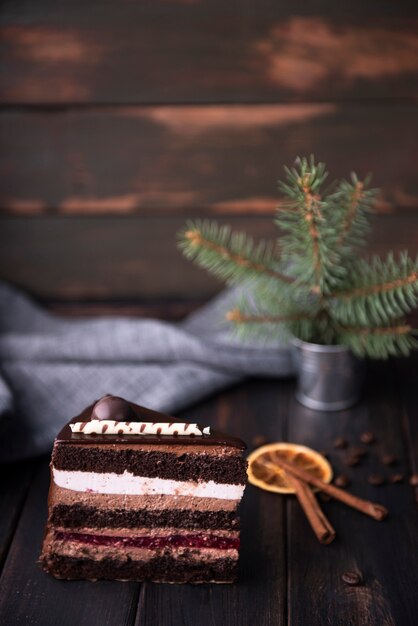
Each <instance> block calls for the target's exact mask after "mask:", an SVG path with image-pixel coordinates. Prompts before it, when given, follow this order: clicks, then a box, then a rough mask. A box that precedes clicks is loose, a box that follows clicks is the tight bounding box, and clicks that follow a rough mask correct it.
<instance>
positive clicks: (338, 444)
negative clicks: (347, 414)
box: [334, 437, 348, 450]
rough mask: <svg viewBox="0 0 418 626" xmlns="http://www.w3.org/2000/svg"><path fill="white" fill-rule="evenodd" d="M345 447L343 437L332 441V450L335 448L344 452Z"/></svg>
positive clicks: (345, 442) (345, 440)
mask: <svg viewBox="0 0 418 626" xmlns="http://www.w3.org/2000/svg"><path fill="white" fill-rule="evenodd" d="M347 446H348V441H347V439H344V437H337V438H336V439H335V441H334V448H337V450H344V449H345V448H346V447H347Z"/></svg>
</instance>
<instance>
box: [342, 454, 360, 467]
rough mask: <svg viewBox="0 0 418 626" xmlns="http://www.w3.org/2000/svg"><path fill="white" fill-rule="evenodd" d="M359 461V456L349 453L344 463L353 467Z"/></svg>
mask: <svg viewBox="0 0 418 626" xmlns="http://www.w3.org/2000/svg"><path fill="white" fill-rule="evenodd" d="M360 461H361V457H359V456H355V455H351V454H350V455H349V456H348V457H347V458H346V460H345V463H346V465H348V467H355V466H356V465H358V464H359V463H360Z"/></svg>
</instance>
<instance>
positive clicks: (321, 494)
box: [319, 491, 331, 502]
mask: <svg viewBox="0 0 418 626" xmlns="http://www.w3.org/2000/svg"><path fill="white" fill-rule="evenodd" d="M319 497H320V498H321V500H322V502H329V501H330V500H331V496H329V495H328V494H327V493H324V492H323V491H320V492H319Z"/></svg>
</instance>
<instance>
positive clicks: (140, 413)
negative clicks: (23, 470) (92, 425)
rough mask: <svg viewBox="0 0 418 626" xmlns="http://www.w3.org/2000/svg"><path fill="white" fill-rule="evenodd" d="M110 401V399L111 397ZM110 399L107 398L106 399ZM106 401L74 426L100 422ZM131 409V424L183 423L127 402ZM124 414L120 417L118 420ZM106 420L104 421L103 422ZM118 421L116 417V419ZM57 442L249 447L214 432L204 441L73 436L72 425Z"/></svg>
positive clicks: (82, 415)
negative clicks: (98, 409)
mask: <svg viewBox="0 0 418 626" xmlns="http://www.w3.org/2000/svg"><path fill="white" fill-rule="evenodd" d="M108 397H110V396H108ZM105 398H106V397H105ZM105 398H101V399H100V400H98V401H97V402H94V403H93V404H91V405H90V406H88V407H87V408H86V409H84V411H82V412H81V413H80V414H79V415H77V416H76V417H74V418H73V419H72V420H71V422H70V424H74V423H76V422H88V421H90V420H91V418H92V417H93V418H94V419H96V418H97V417H98V415H97V414H96V413H97V412H98V411H97V406H98V405H99V403H100V407H102V403H103V400H104V399H105ZM124 402H126V404H127V406H128V408H129V417H127V420H129V421H138V422H145V421H147V422H166V423H170V424H172V423H175V424H178V423H183V422H182V421H181V420H179V419H177V418H175V417H173V416H171V415H167V414H165V413H160V412H159V411H153V410H151V409H147V408H145V407H143V406H140V405H139V404H135V403H134V402H129V401H127V400H124ZM120 409H121V406H120V405H118V410H119V411H120ZM101 415H103V413H100V416H101ZM105 415H106V417H107V418H108V417H110V414H109V413H106V414H105ZM119 415H121V413H118V416H119ZM101 419H103V418H101ZM112 419H114V416H113V417H112ZM56 441H57V442H59V443H63V444H65V443H76V444H86V443H90V444H91V443H96V444H100V445H102V444H114V443H124V442H129V443H141V444H143V443H149V444H157V445H160V444H161V443H169V444H170V445H193V446H196V445H197V446H228V447H229V446H230V447H233V448H238V449H239V450H245V449H246V445H245V443H244V442H243V441H242V440H241V439H239V438H238V437H233V436H231V435H226V434H224V433H220V432H218V431H214V430H212V429H210V434H208V435H207V434H203V435H202V436H201V437H197V436H194V435H190V436H181V437H180V436H176V435H142V434H141V435H131V434H130V435H126V434H120V435H110V434H101V433H98V434H88V435H87V434H84V433H82V432H81V433H73V432H72V431H71V428H70V425H69V424H66V425H65V426H64V428H63V429H62V430H61V432H60V433H59V434H58V436H57V438H56Z"/></svg>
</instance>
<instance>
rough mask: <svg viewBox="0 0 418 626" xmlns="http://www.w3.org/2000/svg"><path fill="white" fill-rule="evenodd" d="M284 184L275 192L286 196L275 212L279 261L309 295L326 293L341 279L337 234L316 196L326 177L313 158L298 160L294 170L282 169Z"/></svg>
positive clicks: (325, 206) (323, 200) (325, 205)
mask: <svg viewBox="0 0 418 626" xmlns="http://www.w3.org/2000/svg"><path fill="white" fill-rule="evenodd" d="M285 171H286V175H287V182H286V183H281V182H279V188H280V189H281V191H282V192H284V193H285V194H286V196H287V199H286V200H285V201H284V202H283V203H282V204H281V206H280V207H279V209H278V211H277V216H276V224H277V225H278V226H279V228H280V229H281V230H282V231H283V233H284V234H283V236H282V237H281V239H280V251H281V254H282V258H283V259H286V260H288V261H289V262H290V263H291V264H292V270H294V274H295V276H298V277H300V281H301V282H302V283H308V284H309V286H310V289H311V291H312V292H313V293H316V294H318V295H322V294H326V293H328V292H329V291H330V290H331V289H332V288H335V287H336V286H337V285H338V284H339V283H340V282H341V279H342V278H343V277H344V276H345V268H344V267H343V266H342V265H341V263H339V253H338V248H337V245H336V242H337V236H338V235H337V231H336V228H335V226H334V225H333V223H332V212H330V210H329V209H330V206H329V205H328V203H327V201H326V198H322V197H321V194H320V190H321V185H322V184H323V182H324V181H325V178H326V175H327V173H326V172H325V166H324V164H323V163H318V164H315V161H314V159H313V157H311V158H310V159H309V161H308V160H307V159H300V160H298V161H297V162H296V168H293V169H288V168H285Z"/></svg>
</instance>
